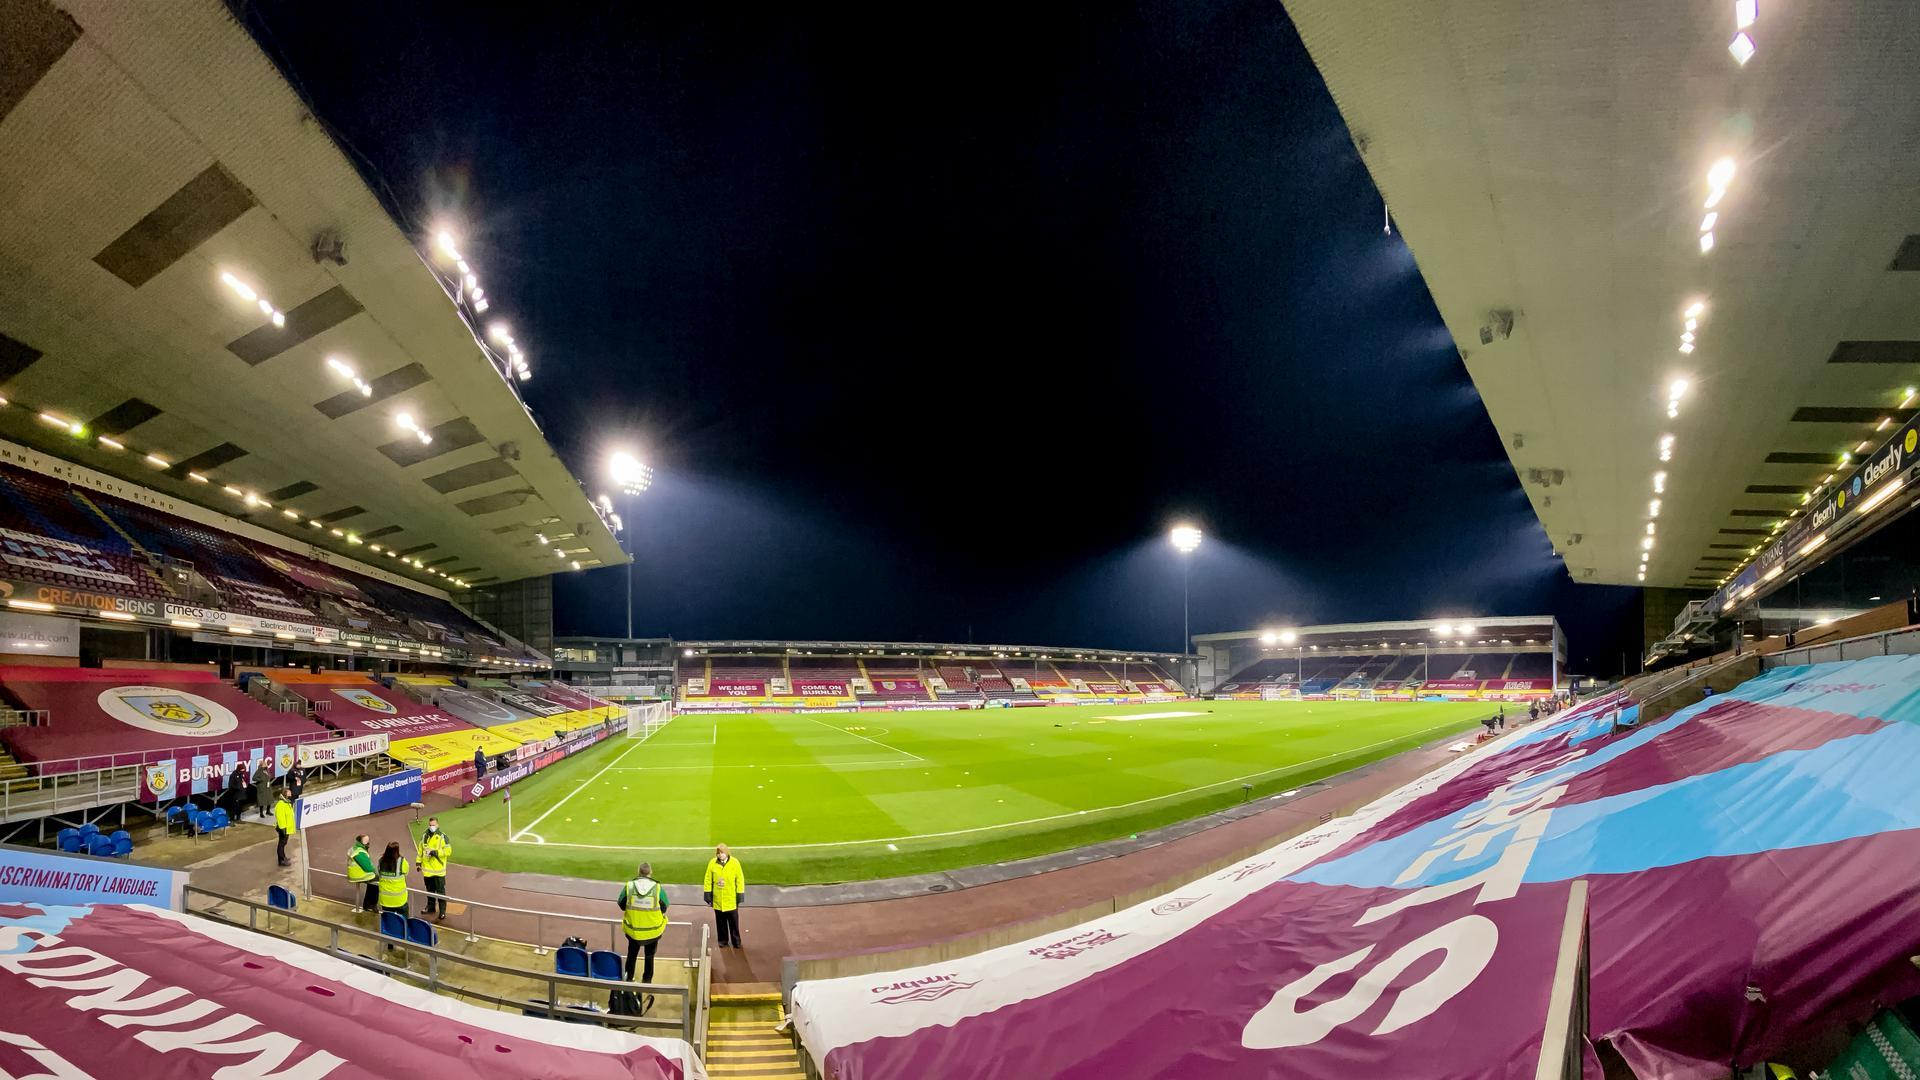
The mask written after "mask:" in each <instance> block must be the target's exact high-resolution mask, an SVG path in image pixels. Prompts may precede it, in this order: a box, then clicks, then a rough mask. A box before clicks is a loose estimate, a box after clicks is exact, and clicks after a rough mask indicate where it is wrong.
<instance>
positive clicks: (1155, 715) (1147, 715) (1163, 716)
mask: <svg viewBox="0 0 1920 1080" xmlns="http://www.w3.org/2000/svg"><path fill="white" fill-rule="evenodd" d="M1205 715H1207V714H1206V713H1203V712H1137V713H1128V714H1127V715H1125V716H1096V717H1094V719H1096V720H1118V721H1120V722H1121V723H1125V722H1126V721H1128V720H1178V719H1179V718H1181V717H1183V716H1205Z"/></svg>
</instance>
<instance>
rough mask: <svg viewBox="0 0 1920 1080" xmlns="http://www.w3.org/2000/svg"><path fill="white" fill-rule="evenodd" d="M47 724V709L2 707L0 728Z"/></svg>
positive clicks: (0, 710)
mask: <svg viewBox="0 0 1920 1080" xmlns="http://www.w3.org/2000/svg"><path fill="white" fill-rule="evenodd" d="M46 726H47V710H45V709H0V728H9V727H46Z"/></svg>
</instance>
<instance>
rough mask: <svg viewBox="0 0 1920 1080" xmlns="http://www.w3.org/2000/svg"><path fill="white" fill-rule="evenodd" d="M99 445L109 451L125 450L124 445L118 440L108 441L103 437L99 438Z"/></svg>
mask: <svg viewBox="0 0 1920 1080" xmlns="http://www.w3.org/2000/svg"><path fill="white" fill-rule="evenodd" d="M100 445H101V446H104V447H106V448H107V449H109V450H125V449H126V448H127V444H126V443H123V442H121V441H120V440H118V439H109V438H107V437H106V436H105V435H102V436H100Z"/></svg>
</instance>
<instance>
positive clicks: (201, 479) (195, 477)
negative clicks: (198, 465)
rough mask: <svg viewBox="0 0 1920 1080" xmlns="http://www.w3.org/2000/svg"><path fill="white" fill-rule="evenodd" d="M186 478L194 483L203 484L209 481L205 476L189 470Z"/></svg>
mask: <svg viewBox="0 0 1920 1080" xmlns="http://www.w3.org/2000/svg"><path fill="white" fill-rule="evenodd" d="M187 479H189V480H191V481H193V482H194V483H196V484H205V483H208V482H209V481H208V480H207V478H206V477H204V476H202V475H200V474H199V473H197V472H191V471H189V472H188V473H187Z"/></svg>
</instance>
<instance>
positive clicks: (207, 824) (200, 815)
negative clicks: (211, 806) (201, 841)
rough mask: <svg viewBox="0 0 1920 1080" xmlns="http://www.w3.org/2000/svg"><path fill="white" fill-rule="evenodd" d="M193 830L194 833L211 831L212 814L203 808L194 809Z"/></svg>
mask: <svg viewBox="0 0 1920 1080" xmlns="http://www.w3.org/2000/svg"><path fill="white" fill-rule="evenodd" d="M193 831H194V832H196V833H210V832H212V831H213V815H212V814H209V813H207V812H206V811H205V810H195V811H194V812H193Z"/></svg>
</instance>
